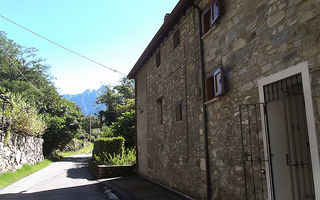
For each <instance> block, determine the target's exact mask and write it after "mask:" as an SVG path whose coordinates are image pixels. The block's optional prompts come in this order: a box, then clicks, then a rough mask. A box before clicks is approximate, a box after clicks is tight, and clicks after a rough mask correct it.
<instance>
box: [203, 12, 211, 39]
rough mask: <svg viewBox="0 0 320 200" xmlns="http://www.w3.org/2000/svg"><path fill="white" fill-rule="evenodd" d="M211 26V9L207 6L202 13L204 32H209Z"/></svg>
mask: <svg viewBox="0 0 320 200" xmlns="http://www.w3.org/2000/svg"><path fill="white" fill-rule="evenodd" d="M210 28H211V10H210V8H207V9H206V10H205V11H204V12H203V14H202V32H203V34H205V33H207V32H208V31H209V29H210Z"/></svg>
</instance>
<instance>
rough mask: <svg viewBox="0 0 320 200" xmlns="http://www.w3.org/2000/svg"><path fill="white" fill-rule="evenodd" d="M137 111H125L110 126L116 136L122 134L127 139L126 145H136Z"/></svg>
mask: <svg viewBox="0 0 320 200" xmlns="http://www.w3.org/2000/svg"><path fill="white" fill-rule="evenodd" d="M134 118H135V111H134V110H131V111H129V112H124V113H122V114H121V116H120V117H118V119H117V121H116V122H113V123H112V125H111V126H110V128H111V130H112V132H113V133H114V135H115V136H122V137H124V138H125V139H126V143H125V145H126V147H134V146H135V139H136V138H135V123H134Z"/></svg>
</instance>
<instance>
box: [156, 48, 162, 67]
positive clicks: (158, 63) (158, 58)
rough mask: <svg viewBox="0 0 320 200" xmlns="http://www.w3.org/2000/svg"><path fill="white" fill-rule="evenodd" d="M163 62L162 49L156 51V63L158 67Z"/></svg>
mask: <svg viewBox="0 0 320 200" xmlns="http://www.w3.org/2000/svg"><path fill="white" fill-rule="evenodd" d="M160 64H161V57H160V51H157V53H156V65H157V67H158V66H159V65H160Z"/></svg>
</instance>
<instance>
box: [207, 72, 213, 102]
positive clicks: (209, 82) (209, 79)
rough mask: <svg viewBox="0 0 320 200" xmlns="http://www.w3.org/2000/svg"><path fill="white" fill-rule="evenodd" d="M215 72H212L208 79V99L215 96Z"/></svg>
mask: <svg viewBox="0 0 320 200" xmlns="http://www.w3.org/2000/svg"><path fill="white" fill-rule="evenodd" d="M213 80H214V79H213V74H211V75H210V76H209V77H208V78H207V80H206V86H207V101H209V100H211V99H213V98H214V92H213V88H214V85H213Z"/></svg>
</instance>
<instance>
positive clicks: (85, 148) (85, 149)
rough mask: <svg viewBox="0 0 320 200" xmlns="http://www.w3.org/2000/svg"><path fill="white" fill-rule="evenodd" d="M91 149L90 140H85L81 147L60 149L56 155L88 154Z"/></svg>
mask: <svg viewBox="0 0 320 200" xmlns="http://www.w3.org/2000/svg"><path fill="white" fill-rule="evenodd" d="M92 149H93V143H91V142H85V143H84V144H83V148H80V149H77V150H75V151H62V152H58V155H59V156H61V157H69V156H74V155H78V154H83V153H84V154H89V153H91V151H92Z"/></svg>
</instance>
